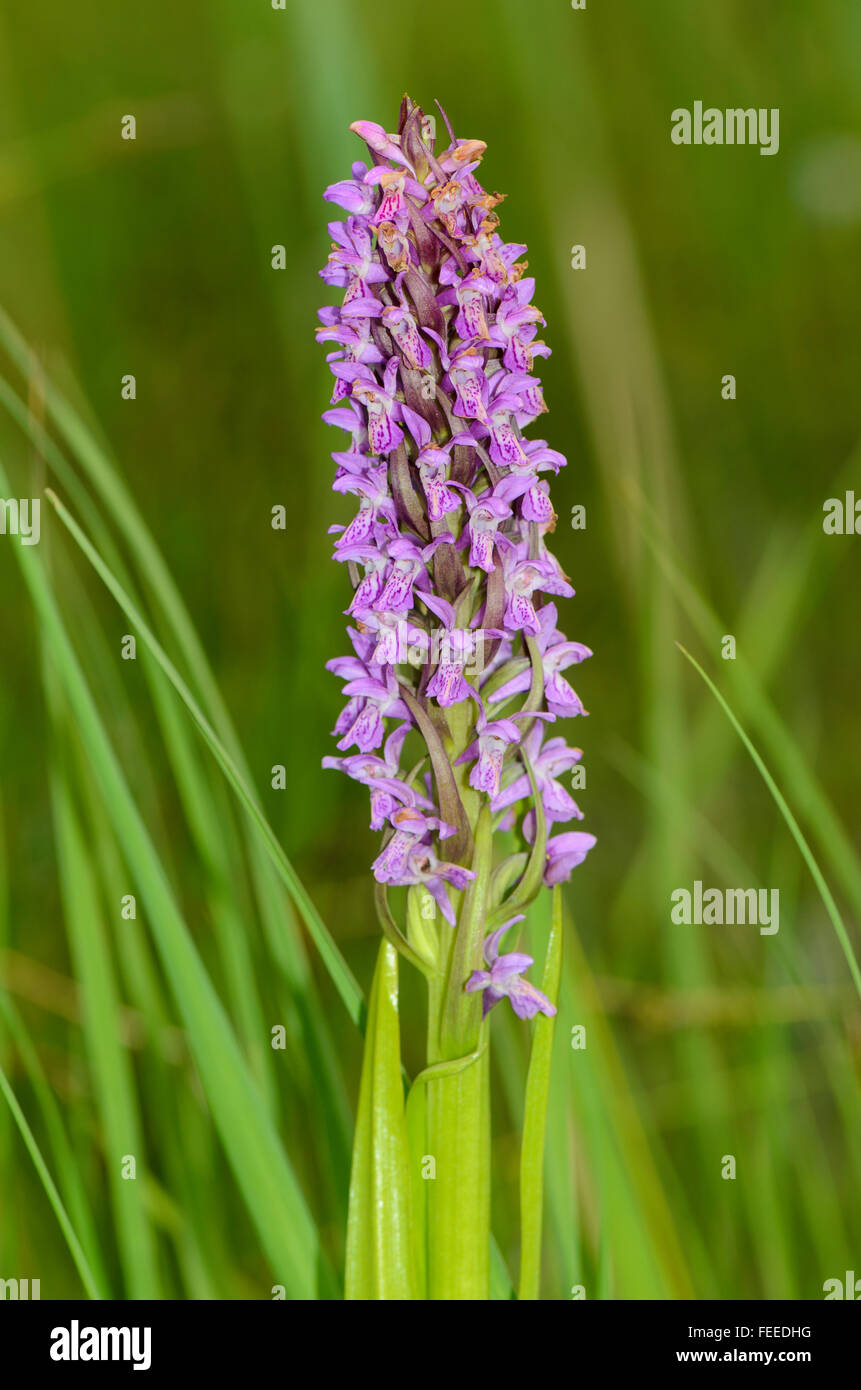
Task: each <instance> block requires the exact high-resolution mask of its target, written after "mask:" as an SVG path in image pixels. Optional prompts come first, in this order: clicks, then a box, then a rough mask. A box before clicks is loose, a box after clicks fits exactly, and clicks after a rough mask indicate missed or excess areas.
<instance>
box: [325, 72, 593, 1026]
mask: <svg viewBox="0 0 861 1390" xmlns="http://www.w3.org/2000/svg"><path fill="white" fill-rule="evenodd" d="M442 114H443V120H444V121H445V125H446V127H447V129H448V134H449V138H450V143H449V144H448V146H447V147H446V148H445V149H444V150H442V151H441V152H439V153H436V152H435V146H436V141H435V139H434V138H433V136H432V134H431V123H430V122H429V121H428V119H427V118H426V117H425V116H424V114H423V112H422V111H421V110H420V108H419V107H417V106H414V105H413V103H412V102H410V101H409V99H408V98H404V103H403V105H402V108H401V118H400V123H399V129H398V133H397V134H393V135H390V134H387V133H386V132H385V131H384V130H383V129H382V127H381V126H378V125H375V124H373V123H372V122H369V121H357V122H356V123H355V124H354V125H353V126H352V127H351V129H352V130H353V131H354V132H355V133H356V134H357V135H359V136H360V137H361V138H362V139H363V140H364V142H365V144H366V146H367V149H368V154H369V158H368V160H367V161H360V162H356V163H355V164H354V165H353V167H352V177H351V178H349V179H345V180H343V181H341V182H339V183H335V184H333V185H332V186H331V187H330V188H328V189H327V190H326V193H325V197H326V199H327V200H328V201H329V202H330V203H334V204H336V205H337V206H338V207H339V208H341V209H343V210H344V211H345V212H346V214H347V215H346V218H345V219H342V220H338V221H335V222H332V223H330V226H329V230H330V233H331V237H332V251H331V254H330V256H329V260H328V264H327V265H326V267H325V268H324V269H323V271H321V275H322V278H323V280H324V281H325V282H326V283H327V284H328V285H330V286H333V287H336V288H337V289H339V290H342V291H343V298H342V302H341V303H340V305H338V306H337V307H336V306H329V307H327V308H325V309H323V310H321V312H320V320H321V324H322V327H321V328H320V329H319V330H318V338H319V339H320V340H321V341H322V342H324V343H327V344H331V351H330V353H329V358H328V360H329V363H330V366H331V370H332V373H333V375H334V378H335V386H334V391H333V395H332V400H331V408H330V409H329V410H328V411H327V412H326V413H325V414H324V416H323V418H324V420H326V421H327V422H328V423H329V424H332V425H336V426H338V427H340V428H341V429H342V430H344V431H345V434H346V447H345V448H343V449H341V450H339V451H338V452H336V453H334V454H333V455H332V457H333V459H334V461H335V463H336V465H337V471H336V476H335V482H334V489H335V491H337V492H340V493H349V494H351V495H352V496H353V497H354V498H355V499H356V502H357V506H358V510H357V512H356V515H355V517H354V518H353V520H352V521H351V522H350V523H349V525H347V526H346V527H344V526H333V527H332V528H331V530H332V533H333V534H335V535H336V540H335V543H334V555H335V559H336V560H337V561H339V562H340V563H341V564H344V565H346V566H347V569H348V571H349V575H350V579H351V582H352V586H353V595H352V599H351V602H350V604H349V607H348V609H347V610H346V611H347V613H348V615H349V617H350V619H351V625H350V626H349V628H348V632H349V636H350V641H351V645H352V653H351V655H349V656H343V657H339V658H337V659H336V660H334V661H331V662H329V663H328V669H329V670H331V671H333V672H334V674H335V675H337V676H339V677H340V678H341V679H342V680H343V681H344V690H343V693H344V696H345V697H346V701H347V703H346V706H345V708H344V710H343V712H342V713H341V715H340V717H339V718H338V721H337V723H336V726H335V730H334V733H335V735H336V736H337V738H338V744H337V746H338V749H339V751H340V752H341V753H342V754H343V756H341V757H329V758H326V759H325V760H324V766H326V767H336V768H339V769H341V770H342V771H343V772H345V773H346V774H347V775H348V776H349V777H351V778H354V779H355V780H356V781H358V782H361V783H363V784H364V785H365V786H366V787H367V788H368V790H369V793H370V804H371V826H372V828H373V829H375V830H383V831H384V832H385V838H384V842H383V847H382V850H381V852H380V854H379V856H378V857H377V859H376V860H375V861H374V864H373V872H374V875H375V877H376V879H377V881H378V883H380V884H382V885H412V886H415V885H424V887H425V888H426V890H427V891H428V892H429V893H430V894H431V895H432V896H433V898H434V899H435V901H436V903H437V905H438V907H439V909H440V911H441V913H442V914H443V916H444V917H445V919H446V920H447V921H448V922H449V923H450V924H451V925H452V926H455V924H456V921H457V917H456V912H455V903H456V902H457V898H456V897H455V896H454V895H456V894H459V893H460V892H461V891H462V890H463V889H464V888H465V887H466V886H467V885H468V883H469V882H470V880H471V879H472V878H473V877H474V871H473V868H471V867H470V864H471V863H472V859H471V854H472V848H473V836H474V832H475V828H476V823H477V817H478V814H479V811H480V809H481V808H482V807H488V808H489V811H490V813H491V814H492V816H493V817H494V827H495V830H496V831H497V832H498V836H499V841H500V842H503V841H504V843H505V844H506V846H507V847H510V846H511V845H512V842H514V848H513V849H512V850H511V853H510V856H509V860H510V865H511V873H509V874H503V875H502V878H501V879H500V880H499V881H500V882H505V883H506V884H507V885H509V888H508V896H507V898H506V899H505V902H504V903H502V902H500V903H498V904H496V906H497V908H499V909H502V908H504V907H510V906H516V907H520V906H523V905H524V893H527V894H531V896H533V897H534V895H535V892H537V891H538V888H539V887H540V883H541V880H542V878H543V880H544V882H545V883H547V884H555V883H559V882H560V881H562V880H564V879H566V878H567V877H568V875H569V874H570V872H571V870H572V869H573V868H574V866H575V865H577V864H579V863H581V862H582V860H583V859H584V857H585V855H586V853H587V852H588V850H589V849H590V848H591V847H592V845H593V844H594V843H595V837H594V836H593V835H589V834H585V833H583V832H580V831H572V830H567V831H563V832H561V833H556V834H554V833H552V831H553V828H554V827H555V826H557V825H563V824H567V823H568V822H570V821H571V820H580V819H582V813H581V812H580V810H579V809H578V807H577V805H576V803H575V802H574V801H573V799H572V798H571V796H570V794H569V793H568V791H567V790H566V789H565V787H564V786H563V784H562V782H561V781H560V780H559V779H560V777H561V776H562V774H564V773H566V772H568V771H569V770H570V769H571V768H572V766H573V765H574V764H575V763H576V762H577V761H578V760H579V758H580V756H581V754H580V751H579V750H578V749H575V748H569V747H567V746H566V744H565V741H564V739H562V738H560V737H553V736H551V730H550V728H549V725H551V724H553V723H555V721H556V720H557V719H561V718H565V717H569V716H576V715H583V714H585V713H586V711H585V710H584V708H583V706H582V704H581V703H580V700H579V698H578V696H577V695H576V694H575V692H574V690H573V689H572V687H571V686H570V684H569V683H568V680H567V679H566V677H565V676H564V675H563V672H564V671H566V670H567V669H568V668H569V667H571V666H572V665H575V664H576V663H578V662H580V661H582V660H583V659H584V658H585V657H588V656H590V655H591V653H590V652H589V650H588V648H587V647H584V646H582V645H581V644H580V643H578V642H570V641H568V640H567V639H566V637H565V636H564V635H563V633H562V632H561V631H560V630H559V629H558V627H557V621H558V615H557V610H556V605H555V603H554V602H553V597H557V596H559V597H571V596H572V595H573V593H574V590H573V589H572V587H571V584H570V583H569V581H568V579H567V578H566V576H565V575H564V573H563V572H562V569H561V567H560V565H559V563H558V561H557V560H556V559H555V557H554V556H553V554H552V553H551V551H550V550H549V549H548V548H547V544H546V536H547V534H548V532H551V531H552V530H553V528H554V525H555V521H556V516H555V513H554V511H553V507H552V504H551V501H550V493H549V485H548V482H547V477H546V475H547V474H555V473H557V472H558V471H559V469H560V468H561V467H563V466H564V464H565V459H564V458H563V457H562V455H561V454H560V453H558V452H557V451H556V450H555V449H551V448H550V447H549V446H548V444H547V443H546V442H545V441H544V440H543V439H531V438H527V437H525V434H524V431H525V430H526V429H527V428H528V427H529V426H531V425H532V424H533V423H534V422H535V421H536V420H537V419H538V417H539V416H540V415H542V414H543V413H544V411H545V410H546V406H545V404H544V398H543V395H542V390H541V382H540V380H539V378H538V377H537V376H536V375H535V364H536V361H537V360H538V359H540V358H543V357H547V356H548V354H549V348H548V347H547V346H546V344H545V343H544V342H543V341H542V340H541V338H540V337H539V331H540V329H541V326H542V325H543V323H544V320H543V317H542V315H541V312H540V310H539V309H537V308H536V307H535V305H534V304H533V302H532V297H533V292H534V281H533V280H532V279H531V278H530V277H528V276H527V275H526V274H525V273H524V272H525V270H526V263H525V262H524V261H523V260H522V256H523V254H524V252H525V250H526V247H525V246H523V245H519V244H517V243H510V242H505V241H503V240H502V238H501V236H500V234H499V231H498V223H499V219H498V216H497V213H496V207H497V206H498V204H499V203H500V202H501V201H502V195H500V194H498V193H487V192H486V191H485V190H484V188H483V187H482V185H481V184H480V183H479V181H478V178H477V177H476V171H477V170H478V168H479V165H480V162H481V159H482V156H483V154H484V152H485V149H486V146H485V144H484V142H483V141H481V140H458V139H455V137H454V134H453V132H452V130H451V127H450V125H449V123H448V120H447V118H446V117H445V114H444V113H442ZM412 735H415V736H416V737H415V738H414V739H413V743H415V744H416V752H415V753H413V752H412V751H411V749H412V744H408V746H407V752H409V758H407V759H406V760H405V758H404V746H405V744H407V740H408V738H410V736H412ZM351 750H356V751H351ZM536 856H537V857H538V858H539V860H540V862H539V863H538V872H537V874H536V873H535V872H534V871H533V870H534V867H535V859H536ZM512 876H513V879H514V880H516V881H514V882H513V883H512ZM515 920H519V918H516V919H515ZM507 925H508V923H506V926H507ZM505 929H506V928H499V929H498V930H497V931H495V932H494V933H492V936H490V937H488V939H487V943H486V953H485V954H486V959H487V961H488V964H489V965H490V966H491V969H490V971H489V972H485V971H481V972H476V973H475V975H473V977H472V979H471V980H470V982H469V986H468V987H469V989H470V990H473V989H483V990H485V991H486V992H485V995H484V999H485V1007H487V1005H488V1004H489V1003H492V1002H495V1001H496V999H498V998H502V997H503V995H504V994H508V995H509V996H510V998H511V1001H512V1004H513V1005H514V1007H515V1010H516V1011H517V1012H518V1013H520V1014H521V1015H522V1016H524V1017H527V1016H530V1014H531V1013H534V1012H535V1011H536V1009H537V1008H544V1009H545V1011H546V1012H549V1011H551V1010H552V1005H550V1004H549V1002H548V1001H547V1000H544V997H543V996H542V995H540V994H539V992H538V991H537V990H535V989H534V988H533V987H532V986H530V985H527V984H526V982H525V981H523V980H522V970H523V968H525V967H524V962H526V963H530V962H529V958H528V957H526V956H521V955H519V954H516V953H515V954H512V955H509V956H502V957H500V956H498V942H499V937H500V936H501V934H502V931H503V930H505ZM479 976H481V977H482V978H478V977H479ZM484 976H486V977H487V978H486V979H485V978H484Z"/></svg>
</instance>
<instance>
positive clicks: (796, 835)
mask: <svg viewBox="0 0 861 1390" xmlns="http://www.w3.org/2000/svg"><path fill="white" fill-rule="evenodd" d="M676 646H677V647H678V649H679V651H680V652H681V653H682V656H684V657H686V658H687V660H688V661H689V662H690V663H691V665H692V666H693V668H694V670H695V671H698V672H699V674H700V676H701V677H702V679H703V680H704V681H705V684H706V685H707V686H708V688H709V690H710V691H711V693H712V694H713V695H714V697H715V699H716V700H717V702H718V704H719V705H720V707H721V709H722V710H723V712H724V714H725V715H726V717H727V719H728V720H729V721H730V723H731V724H732V726H733V728H734V729H735V731H736V733H737V734H738V736H739V738H740V739H741V741H742V743H743V744H744V746H745V748H746V749H747V751H748V753H749V754H750V756H751V758H752V760H753V763H754V765H755V767H756V769H757V771H758V772H759V774H760V776H761V777H762V780H763V781H764V782H765V785H766V786H767V787H768V790H769V791H770V792H771V795H772V797H773V799H774V802H775V804H776V806H777V809H778V810H779V812H780V814H781V815H782V816H783V819H784V820H785V821H786V824H787V827H788V828H789V832H790V834H791V835H792V838H793V839H794V841H795V843H796V844H797V845H798V848H799V849H800V850H801V853H802V855H803V857H804V862H805V863H806V865H807V867H808V869H809V870H810V873H811V875H812V877H813V881H814V883H815V884H816V887H817V889H818V890H819V896H820V897H821V899H822V902H823V904H824V907H825V911H826V912H827V913H828V916H829V918H830V919H831V924H832V926H833V927H834V930H835V932H836V934H837V940H838V941H839V942H840V946H841V949H842V951H843V954H844V956H845V957H846V961H847V964H848V966H849V972H850V974H851V976H852V979H853V981H854V984H855V988H856V989H857V991H858V994H859V997H861V969H859V967H858V961H857V959H856V956H855V952H854V951H853V949H852V942H851V941H850V939H849V933H848V932H847V930H846V927H845V925H844V922H843V918H842V917H841V916H840V912H839V910H838V907H837V904H836V902H835V901H834V897H833V895H832V893H831V889H830V888H829V887H828V884H827V883H826V882H825V878H824V875H823V873H822V870H821V869H820V867H819V865H818V864H817V862H816V859H815V858H814V855H813V851H812V850H811V848H810V846H809V845H808V843H807V841H806V839H805V838H804V835H803V834H802V831H801V828H800V826H799V824H798V821H797V820H796V819H795V816H794V815H793V814H792V812H791V810H790V809H789V806H788V805H787V803H786V799H785V797H784V796H783V793H782V792H781V790H780V788H779V787H778V785H777V783H776V782H775V780H774V778H773V777H772V775H771V773H770V772H769V770H768V768H767V767H766V765H765V763H764V762H763V760H762V758H761V757H760V755H759V753H758V752H757V750H756V748H755V747H754V746H753V744H752V743H751V741H750V739H749V738H748V736H747V734H746V733H745V731H744V729H743V728H742V727H741V725H740V724H739V722H738V720H737V719H736V717H735V715H734V714H733V712H732V710H731V709H730V707H729V705H728V704H727V702H726V700H725V699H724V697H723V695H722V694H721V693H720V691H719V690H718V688H717V686H716V685H715V683H714V681H713V680H711V679H710V678H709V677H708V676H707V675H706V673H705V671H704V670H703V668H702V666H700V664H699V662H698V661H697V660H696V659H695V658H694V657H692V656H691V654H690V652H689V651H687V650H686V649H685V648H684V647H683V646H682V645H681V643H680V642H677V643H676Z"/></svg>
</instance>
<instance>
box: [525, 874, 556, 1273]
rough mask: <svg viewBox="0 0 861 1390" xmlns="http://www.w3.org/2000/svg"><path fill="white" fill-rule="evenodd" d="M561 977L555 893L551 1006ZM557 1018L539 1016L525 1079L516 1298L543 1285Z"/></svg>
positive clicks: (546, 983)
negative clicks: (546, 1177) (546, 1161)
mask: <svg viewBox="0 0 861 1390" xmlns="http://www.w3.org/2000/svg"><path fill="white" fill-rule="evenodd" d="M561 973H562V892H561V889H560V888H559V887H558V885H557V887H555V888H554V889H553V917H552V921H551V925H550V939H549V941H548V942H547V954H546V957H545V960H544V975H543V978H542V981H541V988H542V989H543V991H544V993H545V994H546V995H547V998H548V999H549V1000H550V1002H551V1003H552V1004H555V1003H556V1000H557V998H558V995H559V979H560V976H561ZM555 1031H556V1016H555V1015H554V1017H553V1018H548V1017H547V1015H546V1014H538V1016H537V1017H536V1019H535V1023H534V1024H533V1032H532V1050H531V1052H530V1054H529V1071H528V1073H527V1078H526V1102H525V1109H524V1119H523V1139H522V1142H521V1147H520V1231H521V1235H520V1288H519V1292H518V1297H519V1298H520V1299H521V1300H523V1299H536V1298H538V1294H539V1288H540V1281H541V1226H542V1209H543V1203H544V1141H545V1136H546V1133H547V1103H548V1100H549V1097H550V1064H551V1059H552V1056H553V1036H554V1033H555Z"/></svg>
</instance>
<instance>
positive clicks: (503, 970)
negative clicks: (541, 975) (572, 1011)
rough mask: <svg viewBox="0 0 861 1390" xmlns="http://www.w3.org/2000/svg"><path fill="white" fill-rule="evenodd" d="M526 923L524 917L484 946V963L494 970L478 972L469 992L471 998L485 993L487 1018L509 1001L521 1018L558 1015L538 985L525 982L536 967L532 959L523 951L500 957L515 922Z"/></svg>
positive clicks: (500, 929) (506, 925)
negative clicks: (501, 946)
mask: <svg viewBox="0 0 861 1390" xmlns="http://www.w3.org/2000/svg"><path fill="white" fill-rule="evenodd" d="M522 921H523V914H522V913H521V914H520V915H519V916H517V917H512V918H510V919H509V921H507V922H505V923H504V924H503V926H501V927H498V928H497V930H496V931H494V932H491V933H490V936H488V937H487V938H486V939H485V943H484V959H485V960H486V961H487V964H488V965H489V966H490V969H489V970H474V971H473V972H472V974H471V975H470V977H469V979H468V980H467V982H466V985H465V989H466V991H467V993H468V994H475V993H476V992H477V991H479V990H481V991H483V995H484V997H483V999H482V1001H481V1004H482V1016H483V1017H486V1016H487V1013H488V1011H489V1010H490V1009H492V1008H493V1006H494V1004H498V1003H499V1001H500V999H505V998H506V997H507V998H508V999H509V1000H510V1001H511V1007H512V1009H513V1010H514V1012H515V1013H516V1014H517V1017H518V1018H534V1017H535V1015H536V1014H537V1013H542V1014H546V1015H547V1017H548V1018H553V1016H554V1014H555V1013H556V1005H555V1004H551V1002H550V1000H549V999H548V998H547V996H546V994H542V993H541V990H540V989H536V987H535V985H533V984H530V983H529V981H528V980H524V978H523V972H524V970H528V969H529V967H530V965H534V964H535V962H534V961H533V959H532V957H531V956H526V955H524V954H523V953H522V952H521V951H510V952H509V953H508V955H505V956H501V955H500V954H499V942H500V939H501V937H502V936H503V935H504V934H505V932H507V931H508V928H509V927H511V926H513V925H514V923H515V922H522Z"/></svg>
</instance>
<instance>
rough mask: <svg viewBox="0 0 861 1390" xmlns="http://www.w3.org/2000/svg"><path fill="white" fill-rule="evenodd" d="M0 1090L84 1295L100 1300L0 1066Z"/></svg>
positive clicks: (27, 1126) (85, 1259) (26, 1124)
mask: <svg viewBox="0 0 861 1390" xmlns="http://www.w3.org/2000/svg"><path fill="white" fill-rule="evenodd" d="M0 1092H2V1094H3V1096H4V1097H5V1099H6V1104H7V1105H8V1106H9V1109H10V1110H11V1111H12V1118H13V1119H14V1121H15V1123H16V1125H17V1126H18V1129H19V1130H20V1132H21V1138H22V1139H23V1140H24V1143H25V1145H26V1147H27V1152H28V1153H29V1155H30V1157H31V1158H32V1160H33V1164H34V1167H35V1169H36V1172H37V1173H38V1174H39V1178H40V1179H41V1182H42V1186H43V1187H44V1189H45V1192H46V1193H47V1195H48V1201H49V1202H50V1203H51V1206H52V1207H53V1209H54V1215H55V1216H56V1218H57V1220H58V1221H59V1223H60V1229H61V1230H62V1232H63V1235H64V1236H65V1238H66V1244H67V1245H68V1247H69V1250H70V1251H71V1255H72V1259H73V1260H74V1261H75V1266H76V1268H77V1270H78V1273H79V1274H80V1276H81V1281H82V1283H83V1285H84V1288H85V1289H86V1291H87V1295H88V1296H89V1297H90V1298H99V1299H100V1298H102V1297H103V1295H102V1292H101V1289H100V1288H99V1286H98V1284H97V1283H96V1280H95V1278H94V1276H93V1271H92V1270H91V1269H90V1266H89V1263H88V1261H87V1257H86V1255H85V1254H84V1251H83V1248H82V1246H81V1242H80V1241H79V1239H78V1237H77V1234H76V1232H75V1230H74V1228H73V1226H72V1223H71V1221H70V1220H69V1217H68V1214H67V1212H66V1208H65V1207H64V1206H63V1202H62V1198H61V1197H60V1194H59V1192H58V1191H57V1188H56V1185H55V1183H54V1179H53V1178H52V1177H51V1174H50V1173H49V1172H48V1165H47V1163H46V1162H45V1160H44V1158H43V1157H42V1151H41V1149H40V1148H39V1145H38V1144H37V1143H36V1140H35V1137H34V1135H33V1131H32V1130H31V1128H30V1126H29V1125H28V1123H27V1119H26V1116H25V1114H24V1112H23V1110H22V1109H21V1107H20V1105H19V1104H18V1100H17V1097H16V1095H15V1092H14V1091H13V1090H12V1087H11V1086H10V1085H9V1082H8V1080H7V1079H6V1073H5V1072H4V1070H3V1068H2V1067H0Z"/></svg>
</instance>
